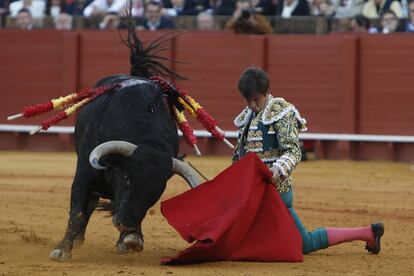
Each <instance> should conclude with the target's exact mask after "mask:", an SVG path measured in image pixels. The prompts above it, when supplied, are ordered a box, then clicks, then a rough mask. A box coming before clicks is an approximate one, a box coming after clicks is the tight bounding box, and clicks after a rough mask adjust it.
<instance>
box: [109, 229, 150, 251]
mask: <svg viewBox="0 0 414 276" xmlns="http://www.w3.org/2000/svg"><path fill="white" fill-rule="evenodd" d="M116 246H117V249H118V253H120V254H125V253H128V252H141V251H142V250H143V249H144V240H143V239H142V237H139V236H138V234H136V233H130V234H128V235H126V236H125V237H124V238H123V239H122V242H120V243H118V244H117V245H116Z"/></svg>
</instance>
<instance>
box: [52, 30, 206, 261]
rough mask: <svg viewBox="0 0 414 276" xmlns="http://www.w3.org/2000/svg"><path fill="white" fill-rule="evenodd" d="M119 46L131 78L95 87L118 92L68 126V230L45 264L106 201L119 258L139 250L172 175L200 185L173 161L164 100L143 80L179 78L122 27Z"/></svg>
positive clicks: (171, 126) (68, 246) (66, 254)
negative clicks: (71, 151) (71, 143)
mask: <svg viewBox="0 0 414 276" xmlns="http://www.w3.org/2000/svg"><path fill="white" fill-rule="evenodd" d="M124 43H125V44H126V45H127V46H128V47H129V48H130V50H131V57H130V61H131V70H130V73H131V75H114V76H110V77H107V78H104V79H102V80H100V81H98V83H97V84H96V86H102V85H111V84H119V85H117V86H115V88H113V89H112V90H111V91H110V92H108V93H105V94H103V95H101V96H99V97H98V98H96V99H95V100H93V101H92V102H90V103H89V104H88V105H86V106H85V107H83V108H82V109H81V110H80V112H79V114H78V117H77V119H76V123H75V134H74V140H75V149H76V153H77V165H76V173H75V176H74V180H73V183H72V188H71V199H70V212H69V219H68V226H67V229H66V233H65V235H64V238H63V239H62V241H60V242H59V243H58V244H57V245H56V247H55V248H54V249H53V251H52V252H51V253H50V255H49V257H50V258H51V259H53V260H59V261H65V260H69V259H70V258H71V256H72V248H73V247H74V245H77V244H82V243H83V241H84V237H85V231H86V227H87V225H88V221H89V218H90V217H91V214H92V213H93V211H94V210H95V209H96V208H97V206H98V205H99V204H98V203H99V202H100V199H101V198H104V199H109V200H110V207H111V210H112V212H113V216H112V221H113V224H114V226H115V227H116V228H117V229H118V230H119V232H120V235H119V239H118V241H117V244H116V246H117V249H118V252H120V253H125V252H130V251H141V250H143V243H144V240H143V234H142V230H141V223H142V221H143V219H144V217H145V215H146V212H147V211H148V209H149V208H150V207H151V206H153V205H154V204H155V203H156V202H157V201H158V200H159V198H160V196H161V195H162V193H163V191H164V189H165V187H166V182H167V180H168V179H169V178H170V177H171V176H172V175H173V174H174V173H177V174H179V175H181V176H182V177H184V178H185V179H186V180H187V181H188V182H189V183H190V185H191V186H196V185H198V184H199V183H200V180H199V178H198V176H197V174H196V172H195V171H194V170H192V168H190V167H188V165H187V164H186V163H184V162H182V161H180V160H179V159H177V154H178V150H179V143H178V134H177V128H176V124H175V121H174V119H173V118H172V115H171V111H170V106H171V103H172V102H174V96H171V95H165V93H163V91H162V89H161V88H160V87H159V86H158V85H157V84H156V83H154V82H152V81H151V80H150V79H149V77H151V76H152V75H155V74H158V75H160V74H161V73H162V74H163V75H164V76H165V75H167V76H170V77H177V76H178V75H177V74H175V73H174V72H172V71H169V69H168V68H166V67H164V66H163V64H162V63H161V62H159V59H160V57H158V60H157V59H156V58H157V56H156V54H155V52H156V51H158V50H159V49H158V48H159V45H160V43H152V44H151V45H150V46H149V47H147V48H146V49H144V48H143V46H142V44H141V42H140V41H139V39H138V37H137V36H136V34H135V31H134V28H133V25H132V27H131V26H129V27H128V39H126V40H124Z"/></svg>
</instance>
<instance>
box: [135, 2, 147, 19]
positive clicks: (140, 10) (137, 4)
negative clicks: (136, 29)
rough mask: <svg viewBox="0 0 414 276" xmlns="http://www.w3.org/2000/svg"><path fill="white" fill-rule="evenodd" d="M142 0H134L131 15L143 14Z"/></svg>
mask: <svg viewBox="0 0 414 276" xmlns="http://www.w3.org/2000/svg"><path fill="white" fill-rule="evenodd" d="M143 2H144V0H134V4H133V6H132V16H135V17H139V16H144V14H145V8H144V3H143Z"/></svg>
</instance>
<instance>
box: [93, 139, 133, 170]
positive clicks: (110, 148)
mask: <svg viewBox="0 0 414 276" xmlns="http://www.w3.org/2000/svg"><path fill="white" fill-rule="evenodd" d="M136 148H137V145H134V144H132V143H130V142H126V141H116V140H114V141H109V142H105V143H102V144H100V145H99V146H97V147H96V148H94V149H93V151H92V152H91V154H90V155H89V163H90V164H91V166H92V167H93V168H94V169H97V170H105V169H106V167H103V166H101V165H100V164H99V162H98V161H99V159H101V157H102V156H105V155H107V154H112V153H117V154H121V155H123V156H130V155H132V153H133V152H134V150H135V149H136Z"/></svg>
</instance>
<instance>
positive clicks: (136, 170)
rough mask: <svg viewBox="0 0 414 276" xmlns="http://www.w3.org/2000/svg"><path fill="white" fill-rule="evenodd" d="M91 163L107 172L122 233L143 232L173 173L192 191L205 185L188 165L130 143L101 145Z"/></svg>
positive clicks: (112, 142) (114, 218)
mask: <svg viewBox="0 0 414 276" xmlns="http://www.w3.org/2000/svg"><path fill="white" fill-rule="evenodd" d="M89 163H90V164H91V166H92V167H93V168H95V169H97V170H106V172H105V174H106V177H107V179H108V182H109V184H110V185H111V189H112V192H113V209H114V210H113V211H114V216H113V223H114V225H115V226H116V227H117V228H118V229H119V230H121V231H134V230H136V229H137V227H138V229H137V230H140V225H141V222H142V219H143V218H144V216H145V214H146V212H147V210H148V209H149V208H150V207H151V206H152V205H153V204H155V203H156V202H157V201H158V199H159V198H160V196H161V194H162V192H163V191H164V189H165V185H166V182H167V180H168V179H169V178H170V177H171V175H172V174H173V173H177V174H179V175H180V176H182V177H183V178H184V179H185V180H186V181H187V182H188V183H189V185H190V186H191V187H196V186H197V185H199V184H200V183H201V180H200V178H199V177H198V174H197V173H196V172H195V171H194V169H192V168H191V167H190V166H189V165H188V164H186V163H184V162H182V161H180V160H178V159H175V158H171V156H169V155H167V154H165V153H163V152H161V151H159V150H156V149H154V148H153V147H150V146H148V145H138V146H137V145H134V144H132V143H129V142H126V141H109V142H105V143H103V144H100V145H99V146H97V147H96V148H95V149H94V150H93V151H92V152H91V154H90V156H89ZM139 232H140V231H139Z"/></svg>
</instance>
